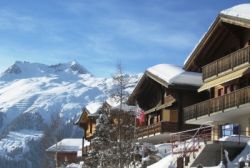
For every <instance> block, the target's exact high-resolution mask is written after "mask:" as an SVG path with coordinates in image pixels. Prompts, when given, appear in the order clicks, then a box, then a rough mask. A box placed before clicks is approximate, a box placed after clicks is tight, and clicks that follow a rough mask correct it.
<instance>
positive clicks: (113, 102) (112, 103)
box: [106, 98, 137, 111]
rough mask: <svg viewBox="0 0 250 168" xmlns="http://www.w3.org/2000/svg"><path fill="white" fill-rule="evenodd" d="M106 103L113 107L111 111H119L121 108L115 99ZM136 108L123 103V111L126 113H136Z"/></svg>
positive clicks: (109, 99) (110, 99)
mask: <svg viewBox="0 0 250 168" xmlns="http://www.w3.org/2000/svg"><path fill="white" fill-rule="evenodd" d="M106 102H107V103H108V104H109V105H110V106H111V109H119V108H120V102H118V101H116V100H115V99H114V98H108V99H107V100H106ZM136 109H137V107H136V106H130V105H127V104H126V103H122V110H124V111H136Z"/></svg>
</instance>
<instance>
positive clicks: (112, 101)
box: [106, 98, 119, 107]
mask: <svg viewBox="0 0 250 168" xmlns="http://www.w3.org/2000/svg"><path fill="white" fill-rule="evenodd" d="M106 103H107V104H108V105H110V106H111V107H116V106H118V105H119V102H118V101H117V100H115V99H114V98H108V99H107V100H106Z"/></svg>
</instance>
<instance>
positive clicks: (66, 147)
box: [46, 138, 89, 152]
mask: <svg viewBox="0 0 250 168" xmlns="http://www.w3.org/2000/svg"><path fill="white" fill-rule="evenodd" d="M88 145H89V141H87V140H84V146H88ZM81 148H82V139H81V138H68V139H63V140H61V141H60V142H57V143H56V144H54V145H53V146H51V147H49V148H48V149H47V150H46V151H47V152H77V151H79V150H81Z"/></svg>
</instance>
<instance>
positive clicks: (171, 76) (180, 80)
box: [146, 64, 202, 86]
mask: <svg viewBox="0 0 250 168" xmlns="http://www.w3.org/2000/svg"><path fill="white" fill-rule="evenodd" d="M146 73H150V74H152V75H154V76H156V77H158V78H160V79H161V80H163V81H165V82H166V83H168V84H170V85H171V84H180V85H191V86H201V85H202V75H201V73H196V72H187V71H185V70H183V69H182V68H181V67H179V66H175V65H170V64H158V65H155V66H152V67H150V68H148V69H147V70H146Z"/></svg>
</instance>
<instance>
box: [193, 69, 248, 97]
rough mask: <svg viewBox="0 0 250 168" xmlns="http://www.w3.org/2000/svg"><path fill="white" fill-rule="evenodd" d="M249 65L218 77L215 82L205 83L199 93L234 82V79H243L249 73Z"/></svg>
mask: <svg viewBox="0 0 250 168" xmlns="http://www.w3.org/2000/svg"><path fill="white" fill-rule="evenodd" d="M249 69H250V67H249V65H248V66H247V67H244V68H241V69H236V70H234V71H230V72H228V73H227V74H223V76H221V77H217V78H216V79H214V80H210V81H208V82H205V83H204V84H203V85H202V86H201V87H200V88H199V89H198V92H202V91H204V90H207V89H210V88H212V87H214V86H217V85H220V84H223V83H226V82H229V81H232V80H234V79H238V78H240V77H242V76H243V75H245V74H247V73H249Z"/></svg>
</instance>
